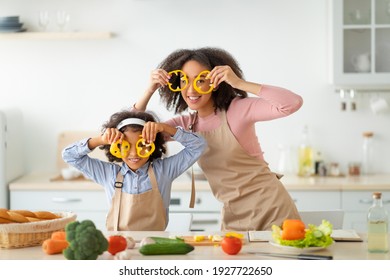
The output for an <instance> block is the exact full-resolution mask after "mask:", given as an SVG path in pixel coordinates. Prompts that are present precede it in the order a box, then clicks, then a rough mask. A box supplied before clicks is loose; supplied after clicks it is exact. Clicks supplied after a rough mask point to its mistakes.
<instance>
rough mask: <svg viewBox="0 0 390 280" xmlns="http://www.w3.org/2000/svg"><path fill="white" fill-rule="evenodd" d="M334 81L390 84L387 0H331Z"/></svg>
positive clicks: (377, 85)
mask: <svg viewBox="0 0 390 280" xmlns="http://www.w3.org/2000/svg"><path fill="white" fill-rule="evenodd" d="M332 5H333V13H332V18H331V20H332V23H333V84H334V85H335V86H337V87H340V88H355V89H358V88H372V89H373V88H381V89H389V88H390V16H389V14H388V11H389V9H390V4H389V1H388V0H334V1H333V2H332Z"/></svg>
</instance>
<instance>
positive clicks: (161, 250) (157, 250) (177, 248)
mask: <svg viewBox="0 0 390 280" xmlns="http://www.w3.org/2000/svg"><path fill="white" fill-rule="evenodd" d="M193 250H194V246H192V245H190V244H187V243H185V242H176V243H155V244H146V245H143V246H141V247H140V248H139V252H140V253H141V254H142V255H185V254H187V253H189V252H191V251H193Z"/></svg>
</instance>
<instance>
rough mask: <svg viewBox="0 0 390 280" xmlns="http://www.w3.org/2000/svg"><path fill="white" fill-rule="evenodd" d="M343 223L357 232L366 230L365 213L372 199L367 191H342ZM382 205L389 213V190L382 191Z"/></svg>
mask: <svg viewBox="0 0 390 280" xmlns="http://www.w3.org/2000/svg"><path fill="white" fill-rule="evenodd" d="M341 196H342V205H343V209H344V211H345V214H344V225H345V227H346V228H351V229H355V230H357V231H358V232H367V213H368V209H369V208H370V207H371V205H372V202H373V199H372V192H369V191H343V192H342V194H341ZM382 199H383V205H384V206H385V207H386V209H387V212H389V213H390V192H389V191H387V192H386V191H382Z"/></svg>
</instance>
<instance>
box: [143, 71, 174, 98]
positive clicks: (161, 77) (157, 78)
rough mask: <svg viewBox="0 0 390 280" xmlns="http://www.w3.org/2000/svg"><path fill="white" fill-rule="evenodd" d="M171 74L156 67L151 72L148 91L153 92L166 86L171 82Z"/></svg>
mask: <svg viewBox="0 0 390 280" xmlns="http://www.w3.org/2000/svg"><path fill="white" fill-rule="evenodd" d="M169 79H170V75H168V72H167V71H165V70H164V69H155V70H153V71H152V72H151V73H150V80H149V82H150V84H149V88H148V89H147V92H148V93H149V94H153V93H154V92H155V91H156V90H157V89H158V88H159V87H165V86H166V85H167V83H168V82H169Z"/></svg>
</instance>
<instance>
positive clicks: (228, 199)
mask: <svg viewBox="0 0 390 280" xmlns="http://www.w3.org/2000/svg"><path fill="white" fill-rule="evenodd" d="M200 134H201V135H203V136H204V137H205V139H206V140H207V143H208V147H207V148H206V151H205V152H204V153H203V155H202V157H201V158H200V159H199V160H198V163H199V166H200V167H201V168H202V170H203V171H204V173H205V176H206V178H207V180H208V181H209V184H210V187H211V190H212V192H213V194H214V196H215V197H216V198H217V199H218V200H219V201H221V202H222V203H223V204H224V206H223V209H222V226H221V229H222V230H237V231H248V230H270V229H271V226H272V225H273V224H276V225H281V224H282V222H283V220H285V219H287V218H288V219H299V218H300V217H299V213H298V210H297V208H296V206H295V204H294V202H293V200H292V199H291V197H290V195H289V193H288V192H287V191H286V189H285V188H284V186H283V184H282V183H281V182H280V181H279V178H278V177H277V175H276V174H275V173H273V172H271V171H270V169H269V167H268V164H267V163H266V162H265V161H263V160H259V159H258V158H255V157H253V156H250V155H248V153H247V152H246V151H245V150H244V149H243V148H242V147H241V145H240V144H239V143H238V141H237V140H236V139H235V137H234V135H233V133H232V132H231V131H230V128H229V126H228V123H227V119H226V112H225V111H222V113H221V126H220V127H219V128H217V129H215V130H213V131H210V132H200Z"/></svg>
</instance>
